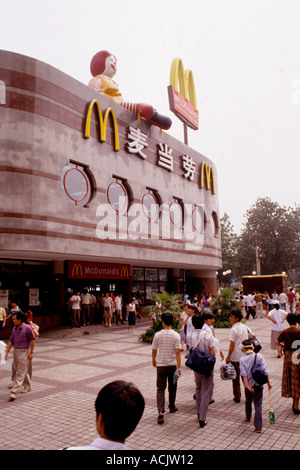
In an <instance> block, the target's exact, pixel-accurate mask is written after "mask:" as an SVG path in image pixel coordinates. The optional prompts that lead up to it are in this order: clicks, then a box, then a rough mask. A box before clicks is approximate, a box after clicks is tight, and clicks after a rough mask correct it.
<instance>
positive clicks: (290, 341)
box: [1, 290, 300, 449]
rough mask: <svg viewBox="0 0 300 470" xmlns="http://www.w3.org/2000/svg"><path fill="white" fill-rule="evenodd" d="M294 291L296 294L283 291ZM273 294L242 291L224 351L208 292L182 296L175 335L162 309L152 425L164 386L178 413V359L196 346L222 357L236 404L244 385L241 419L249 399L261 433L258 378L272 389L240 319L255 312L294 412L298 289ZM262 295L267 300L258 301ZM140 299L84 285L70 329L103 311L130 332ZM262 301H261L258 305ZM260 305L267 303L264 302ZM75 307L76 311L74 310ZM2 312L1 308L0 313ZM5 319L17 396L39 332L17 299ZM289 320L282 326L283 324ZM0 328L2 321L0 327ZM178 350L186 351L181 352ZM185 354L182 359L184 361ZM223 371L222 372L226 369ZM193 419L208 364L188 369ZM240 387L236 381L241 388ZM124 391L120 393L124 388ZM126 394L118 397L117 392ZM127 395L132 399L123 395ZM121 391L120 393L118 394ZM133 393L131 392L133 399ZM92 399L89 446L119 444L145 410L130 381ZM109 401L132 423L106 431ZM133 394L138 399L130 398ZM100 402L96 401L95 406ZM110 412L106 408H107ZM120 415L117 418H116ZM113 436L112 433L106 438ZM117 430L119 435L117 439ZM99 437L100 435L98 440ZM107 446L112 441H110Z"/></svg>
mask: <svg viewBox="0 0 300 470" xmlns="http://www.w3.org/2000/svg"><path fill="white" fill-rule="evenodd" d="M290 293H293V294H294V295H289V294H290ZM281 294H282V293H280V294H277V293H276V292H275V291H274V292H273V293H272V295H271V296H270V295H269V294H267V293H264V294H259V293H258V292H253V293H245V294H244V293H240V294H239V296H238V298H239V301H240V309H233V310H232V311H231V314H230V322H231V324H232V326H231V328H230V330H229V333H228V348H227V351H226V353H224V352H223V351H222V350H221V347H220V342H219V340H218V339H217V338H216V332H215V329H214V326H213V325H214V321H215V314H214V313H213V312H212V300H213V299H212V297H211V296H210V295H209V294H206V295H204V296H202V297H200V298H198V296H194V297H193V299H192V301H191V300H190V298H189V296H188V295H185V296H184V298H183V312H182V316H181V331H180V333H177V332H176V331H175V330H174V329H173V328H172V326H173V322H174V317H173V315H172V314H171V313H168V312H165V313H163V314H162V315H161V321H162V327H163V328H162V330H161V331H158V332H157V333H156V334H155V335H154V338H153V342H152V365H153V366H154V367H155V368H156V374H157V381H156V387H157V394H156V400H157V410H158V418H157V422H158V424H160V425H162V424H163V423H164V419H165V410H166V403H165V391H166V389H167V387H168V399H169V402H168V408H169V411H170V413H176V412H177V411H178V408H177V406H176V395H177V384H178V378H179V377H180V375H181V363H182V360H183V357H184V356H185V358H188V357H189V355H190V354H191V352H192V351H193V350H194V349H198V350H199V351H201V353H203V354H204V355H206V356H209V355H210V356H212V357H213V358H215V357H216V356H217V355H220V358H221V360H222V361H224V363H223V365H222V374H223V375H221V378H223V379H224V380H231V381H232V393H233V401H234V402H235V403H240V401H241V397H242V390H241V388H242V387H243V388H244V395H245V420H246V421H248V422H249V421H250V420H251V417H252V413H253V410H252V407H253V405H254V428H255V431H256V432H257V433H260V432H261V430H262V427H263V414H262V401H263V384H264V383H265V384H266V385H267V387H268V388H269V389H271V387H272V385H271V381H270V377H269V371H268V366H267V363H266V361H265V358H264V356H263V354H261V353H260V352H259V351H256V349H255V341H254V340H255V335H254V334H253V331H252V330H251V329H250V328H249V326H248V325H247V324H246V320H249V319H250V315H251V316H252V317H253V319H254V318H258V317H259V316H266V318H268V320H270V322H271V323H272V330H271V342H270V344H271V349H274V350H275V349H276V350H277V357H278V358H280V357H281V356H284V361H283V368H282V385H281V396H282V397H285V398H292V412H293V413H294V414H295V415H299V414H300V407H299V400H300V354H299V350H300V349H299V347H300V299H299V294H298V292H297V290H296V291H293V290H290V291H289V293H288V294H286V295H285V297H284V296H283V295H281ZM264 300H265V301H266V303H264ZM137 304H138V302H137V301H136V299H135V298H132V299H131V301H130V302H129V303H128V304H125V305H123V299H122V295H121V294H117V295H116V296H115V295H114V294H113V293H106V294H101V295H99V296H97V297H95V296H93V294H90V293H88V292H87V291H84V292H83V293H82V294H81V293H80V292H79V291H78V292H75V293H74V295H72V296H71V297H70V299H69V306H70V309H71V311H72V312H71V313H72V315H71V318H72V327H75V326H80V324H82V325H88V324H91V322H92V320H93V318H94V314H95V312H102V315H101V314H100V315H99V318H100V319H101V320H102V323H103V324H104V325H106V326H108V327H109V326H111V324H112V321H113V318H114V321H115V322H116V323H118V322H119V321H120V322H121V323H124V321H127V322H128V331H133V330H134V324H135V319H136V317H137V315H138V308H136V305H137ZM260 304H262V305H260ZM264 305H265V306H267V308H264ZM74 311H75V312H74ZM2 313H3V312H2ZM3 316H4V318H3V322H6V321H8V320H9V318H11V320H12V324H11V327H12V330H11V335H10V338H9V341H8V344H7V347H6V351H5V356H4V358H5V360H7V358H8V355H9V354H10V351H11V350H12V349H13V363H12V371H11V372H12V374H11V378H12V381H11V384H10V385H9V388H11V393H10V397H9V399H10V401H14V400H15V399H16V394H17V392H19V391H20V390H21V388H22V387H23V390H22V391H21V392H22V393H27V392H30V390H31V375H32V359H33V354H34V347H35V342H36V340H37V338H38V336H39V333H38V327H37V325H35V324H34V323H33V316H32V311H30V310H28V311H27V312H26V313H24V312H22V311H21V309H20V308H19V307H18V305H17V304H15V303H12V305H11V310H10V312H9V315H8V316H6V315H5V314H4V315H3ZM287 325H288V326H287ZM1 326H2V325H1ZM182 353H184V354H182ZM184 360H185V359H184ZM254 368H258V369H259V371H260V373H261V374H262V375H263V376H264V377H265V381H264V382H263V383H261V382H260V381H258V379H257V378H256V376H254V374H253V370H254ZM226 374H227V375H226ZM194 380H195V393H194V395H193V398H192V397H191V399H194V400H195V402H196V410H197V419H198V421H199V426H200V428H203V427H204V426H206V425H207V414H208V409H209V405H210V404H212V403H214V396H213V392H214V370H212V372H211V373H204V372H203V373H202V372H199V371H197V370H194ZM241 386H242V387H241ZM125 390H126V392H125ZM120 393H121V395H122V396H123V395H124V394H125V395H124V397H125V396H126V395H127V396H128V399H127V398H124V400H123V399H121V395H120ZM129 396H131V398H129ZM118 397H119V398H118ZM134 397H135V398H134ZM97 400H98V401H96V413H97V430H98V432H99V436H100V438H99V439H97V441H95V442H94V443H92V444H91V446H88V448H99V449H100V448H101V449H105V448H107V447H106V446H107V445H108V446H111V445H112V444H111V442H109V443H107V442H106V440H108V441H114V440H116V442H117V443H118V444H116V445H117V446H119V443H121V447H112V448H123V449H125V448H126V446H125V438H126V437H127V436H129V435H130V434H131V432H132V431H133V430H134V428H135V427H136V425H137V424H138V422H139V420H140V418H141V416H142V414H143V410H144V399H143V397H142V395H141V394H140V392H139V391H138V390H137V389H136V387H135V386H134V385H133V384H128V383H125V382H122V381H116V382H113V383H111V384H109V385H108V386H107V387H104V389H103V390H102V391H100V393H99V397H98V399H97ZM110 400H115V401H116V403H117V402H118V403H119V405H120V407H123V410H124V413H125V411H126V409H127V411H126V412H128V413H129V414H130V413H133V412H134V413H136V415H135V416H132V419H131V418H130V419H129V417H128V419H126V420H123V421H124V426H125V427H126V423H125V421H126V422H129V424H130V423H131V424H130V426H131V428H130V429H129V428H128V429H125V428H124V432H123V431H122V436H121V435H120V436H119V435H118V430H117V428H118V426H117V427H115V425H114V424H112V430H111V431H110V430H108V422H109V421H110V420H111V422H112V423H113V422H114V418H113V417H111V416H110V415H109V414H110V413H108V414H105V413H104V408H103V403H108V402H109V401H110ZM136 400H139V404H138V406H137V403H135V401H136ZM100 402H101V406H100ZM110 412H111V413H112V410H110ZM118 418H120V416H118ZM112 436H114V438H113V437H112ZM118 436H119V438H118ZM103 439H104V441H103ZM109 448H111V447H109Z"/></svg>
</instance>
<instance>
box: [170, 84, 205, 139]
mask: <svg viewBox="0 0 300 470" xmlns="http://www.w3.org/2000/svg"><path fill="white" fill-rule="evenodd" d="M168 93H169V103H170V109H171V111H172V112H173V113H174V114H175V115H176V116H177V117H178V118H179V119H180V120H181V121H182V122H184V123H185V124H187V125H188V126H189V127H190V128H191V129H194V130H197V129H199V111H195V108H194V106H193V105H192V103H190V102H189V101H187V100H186V99H185V98H184V96H183V95H182V94H181V93H176V91H175V90H174V87H173V86H172V85H169V86H168Z"/></svg>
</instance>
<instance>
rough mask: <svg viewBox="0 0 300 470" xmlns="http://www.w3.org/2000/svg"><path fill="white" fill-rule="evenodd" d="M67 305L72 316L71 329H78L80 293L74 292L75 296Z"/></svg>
mask: <svg viewBox="0 0 300 470" xmlns="http://www.w3.org/2000/svg"><path fill="white" fill-rule="evenodd" d="M69 304H70V305H71V310H72V316H71V328H74V326H75V327H76V328H80V310H81V297H80V291H79V290H78V291H76V293H75V295H72V297H71V298H70V300H69Z"/></svg>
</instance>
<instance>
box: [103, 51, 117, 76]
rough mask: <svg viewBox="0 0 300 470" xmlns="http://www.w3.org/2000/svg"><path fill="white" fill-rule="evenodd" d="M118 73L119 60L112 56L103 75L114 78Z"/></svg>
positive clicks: (106, 61)
mask: <svg viewBox="0 0 300 470" xmlns="http://www.w3.org/2000/svg"><path fill="white" fill-rule="evenodd" d="M116 72H117V59H116V58H115V56H113V55H110V56H108V57H107V58H106V60H105V70H104V72H103V75H106V76H107V77H109V78H112V77H113V76H114V75H115V74H116Z"/></svg>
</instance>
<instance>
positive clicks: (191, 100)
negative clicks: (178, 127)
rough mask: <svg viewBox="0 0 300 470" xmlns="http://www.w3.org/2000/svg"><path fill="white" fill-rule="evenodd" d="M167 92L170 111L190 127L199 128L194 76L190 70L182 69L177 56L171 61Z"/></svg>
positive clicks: (180, 61)
mask: <svg viewBox="0 0 300 470" xmlns="http://www.w3.org/2000/svg"><path fill="white" fill-rule="evenodd" d="M168 94H169V103H170V109H171V111H172V112H173V113H174V114H175V115H176V116H177V117H178V118H179V119H180V120H181V121H182V122H184V123H185V124H186V125H187V126H188V127H190V128H191V129H194V130H197V129H199V111H198V109H197V99H196V89H195V83H194V76H193V73H192V71H191V70H184V67H183V63H182V60H181V59H179V58H177V59H174V60H173V61H172V65H171V72H170V85H169V86H168Z"/></svg>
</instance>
